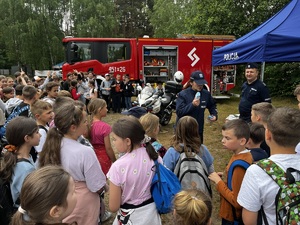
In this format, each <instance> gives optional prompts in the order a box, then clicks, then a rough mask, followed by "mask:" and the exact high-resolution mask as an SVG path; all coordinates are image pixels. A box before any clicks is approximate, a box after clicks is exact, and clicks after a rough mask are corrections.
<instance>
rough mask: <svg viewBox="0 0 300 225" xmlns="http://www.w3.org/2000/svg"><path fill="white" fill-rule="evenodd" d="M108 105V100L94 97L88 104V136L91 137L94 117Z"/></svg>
mask: <svg viewBox="0 0 300 225" xmlns="http://www.w3.org/2000/svg"><path fill="white" fill-rule="evenodd" d="M105 106H106V101H105V100H103V99H100V98H94V99H92V100H91V101H90V102H89V104H88V106H87V109H88V112H89V116H88V135H87V138H90V132H91V128H92V124H93V117H94V116H95V115H97V114H98V112H99V109H103V108H104V107H105Z"/></svg>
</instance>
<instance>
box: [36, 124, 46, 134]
mask: <svg viewBox="0 0 300 225" xmlns="http://www.w3.org/2000/svg"><path fill="white" fill-rule="evenodd" d="M38 127H39V128H41V129H43V130H44V131H46V133H47V132H48V130H47V128H46V127H44V126H43V125H38Z"/></svg>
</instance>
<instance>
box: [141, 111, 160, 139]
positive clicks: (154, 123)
mask: <svg viewBox="0 0 300 225" xmlns="http://www.w3.org/2000/svg"><path fill="white" fill-rule="evenodd" d="M140 122H141V124H142V126H143V128H144V130H145V132H146V134H147V135H148V136H149V137H152V138H156V137H155V136H156V135H157V134H155V131H156V130H157V127H158V126H159V118H158V117H157V116H156V115H154V114H152V113H147V114H145V115H143V116H142V117H141V118H140Z"/></svg>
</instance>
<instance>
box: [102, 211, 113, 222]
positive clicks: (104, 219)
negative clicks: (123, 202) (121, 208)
mask: <svg viewBox="0 0 300 225" xmlns="http://www.w3.org/2000/svg"><path fill="white" fill-rule="evenodd" d="M110 217H111V212H109V211H107V210H105V212H104V215H103V216H101V223H103V222H105V221H106V220H108V219H109V218H110Z"/></svg>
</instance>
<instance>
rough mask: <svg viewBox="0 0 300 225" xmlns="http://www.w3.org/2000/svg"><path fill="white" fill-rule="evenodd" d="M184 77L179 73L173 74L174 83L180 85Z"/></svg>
mask: <svg viewBox="0 0 300 225" xmlns="http://www.w3.org/2000/svg"><path fill="white" fill-rule="evenodd" d="M183 78H184V75H183V73H182V72H181V71H177V72H175V73H174V81H175V82H177V83H178V84H181V82H182V81H183Z"/></svg>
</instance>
